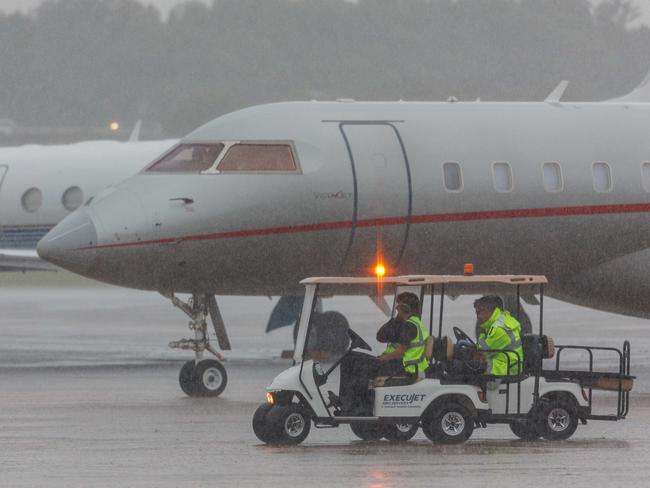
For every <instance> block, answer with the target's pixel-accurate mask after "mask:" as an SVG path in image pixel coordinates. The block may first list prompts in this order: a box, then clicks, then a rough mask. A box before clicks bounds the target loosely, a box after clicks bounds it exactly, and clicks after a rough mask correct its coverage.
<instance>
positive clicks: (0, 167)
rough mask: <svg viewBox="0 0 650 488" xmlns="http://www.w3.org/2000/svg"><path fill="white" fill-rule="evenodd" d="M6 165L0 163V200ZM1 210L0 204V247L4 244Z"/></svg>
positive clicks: (0, 205)
mask: <svg viewBox="0 0 650 488" xmlns="http://www.w3.org/2000/svg"><path fill="white" fill-rule="evenodd" d="M7 169H8V168H7V166H3V165H0V201H1V200H2V198H1V197H2V182H3V181H4V179H5V174H7ZM3 213H4V212H3V211H2V204H0V247H3V245H4V231H3V228H4V226H3V225H2V220H3V217H4V215H3Z"/></svg>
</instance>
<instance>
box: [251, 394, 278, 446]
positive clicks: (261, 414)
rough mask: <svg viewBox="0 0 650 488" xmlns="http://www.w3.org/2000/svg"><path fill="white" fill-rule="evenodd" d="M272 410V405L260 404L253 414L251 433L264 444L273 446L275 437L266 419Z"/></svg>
mask: <svg viewBox="0 0 650 488" xmlns="http://www.w3.org/2000/svg"><path fill="white" fill-rule="evenodd" d="M272 408H273V405H269V404H268V403H262V404H261V405H260V406H259V407H257V410H255V413H254V414H253V432H254V433H255V435H256V436H257V438H258V439H259V440H261V441H262V442H264V443H265V444H273V443H274V442H275V438H276V437H277V436H276V435H275V432H274V431H273V429H272V426H271V425H270V424H269V421H268V419H267V415H268V413H269V412H270V411H271V409H272Z"/></svg>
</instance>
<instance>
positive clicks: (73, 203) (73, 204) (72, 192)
mask: <svg viewBox="0 0 650 488" xmlns="http://www.w3.org/2000/svg"><path fill="white" fill-rule="evenodd" d="M83 201H84V192H83V191H82V190H81V188H79V187H78V186H71V187H70V188H68V189H67V190H66V191H65V192H63V196H62V197H61V203H62V204H63V206H64V207H65V209H66V210H67V211H69V212H72V211H73V210H76V209H78V208H79V207H81V204H82V203H83Z"/></svg>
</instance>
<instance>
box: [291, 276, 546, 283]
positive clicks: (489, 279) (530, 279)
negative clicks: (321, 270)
mask: <svg viewBox="0 0 650 488" xmlns="http://www.w3.org/2000/svg"><path fill="white" fill-rule="evenodd" d="M300 283H301V284H303V285H311V284H330V285H363V284H372V283H392V284H395V285H442V284H449V283H462V284H468V283H500V284H504V285H535V284H545V283H548V280H547V279H546V276H542V275H404V276H386V277H383V278H377V277H370V276H369V277H362V278H359V277H353V276H315V277H312V278H305V279H304V280H302V281H301V282H300Z"/></svg>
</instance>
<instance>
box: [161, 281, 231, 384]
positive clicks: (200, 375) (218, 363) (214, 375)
mask: <svg viewBox="0 0 650 488" xmlns="http://www.w3.org/2000/svg"><path fill="white" fill-rule="evenodd" d="M164 296H165V297H167V298H169V299H170V300H171V301H172V303H173V304H174V306H175V307H178V308H179V309H181V310H182V311H183V312H185V314H186V315H187V316H188V317H189V318H190V322H189V324H188V327H189V329H190V330H193V331H194V339H181V340H179V341H173V342H170V343H169V347H171V348H174V349H185V350H191V351H194V360H192V361H187V362H186V363H185V364H184V365H183V367H182V368H181V371H180V374H179V375H178V382H179V384H180V387H181V390H183V392H184V393H185V394H186V395H188V396H191V397H216V396H219V395H220V394H221V393H222V392H223V391H224V390H225V389H226V384H227V383H228V375H227V373H226V368H224V366H223V364H222V362H223V361H224V360H225V358H224V357H223V356H222V355H221V354H220V353H219V352H218V351H217V350H215V349H214V348H213V347H212V346H211V345H210V340H209V337H208V330H207V328H208V326H207V318H208V315H209V316H210V318H211V320H212V325H213V326H214V331H215V334H216V336H217V341H218V342H219V347H220V348H221V349H223V350H230V341H229V340H228V335H227V333H226V327H225V325H224V323H223V319H222V317H221V313H220V312H219V307H218V305H217V300H216V298H215V297H214V295H207V294H196V293H195V294H193V295H192V298H190V299H189V300H188V301H187V303H186V302H183V301H182V300H180V299H179V298H177V297H176V296H174V294H173V293H170V294H165V295H164ZM203 351H208V352H210V353H212V354H213V355H214V356H215V357H216V358H217V359H204V358H203Z"/></svg>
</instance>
